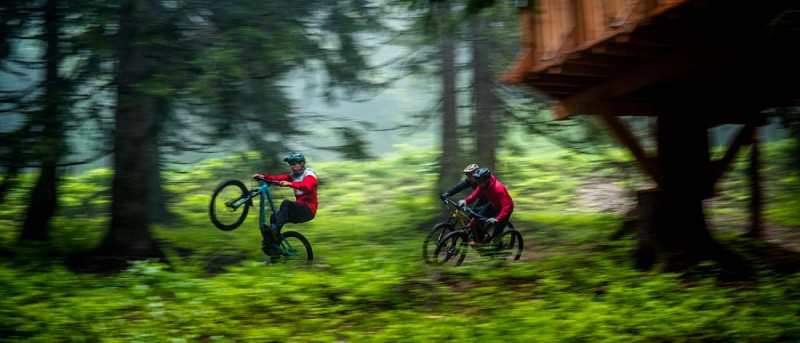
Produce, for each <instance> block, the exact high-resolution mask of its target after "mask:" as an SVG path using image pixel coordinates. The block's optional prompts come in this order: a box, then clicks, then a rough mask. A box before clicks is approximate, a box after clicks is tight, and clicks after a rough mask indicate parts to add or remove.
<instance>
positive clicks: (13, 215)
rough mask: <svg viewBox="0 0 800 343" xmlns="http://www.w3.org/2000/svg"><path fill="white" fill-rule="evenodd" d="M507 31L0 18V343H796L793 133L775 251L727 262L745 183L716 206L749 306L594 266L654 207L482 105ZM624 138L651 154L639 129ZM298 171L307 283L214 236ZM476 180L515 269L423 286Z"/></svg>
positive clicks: (292, 16)
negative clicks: (746, 269) (429, 245)
mask: <svg viewBox="0 0 800 343" xmlns="http://www.w3.org/2000/svg"><path fill="white" fill-rule="evenodd" d="M516 5H517V4H516V1H489V0H483V1H481V0H472V1H416V0H385V1H360V0H336V1H330V0H326V1H316V0H310V1H263V0H259V1H249V0H238V1H204V0H185V1H147V0H142V1H139V0H131V1H105V0H93V1H85V0H72V1H58V0H42V1H39V0H36V1H18V0H7V1H4V2H3V3H2V4H0V16H1V17H0V168H1V169H0V172H2V175H0V203H2V204H3V206H2V207H3V208H2V210H0V251H2V255H3V265H2V268H0V271H2V274H0V285H2V286H3V287H2V288H3V289H4V291H3V293H2V294H3V297H2V300H0V305H2V306H0V313H2V315H1V317H2V319H3V321H2V322H3V323H4V324H0V334H2V335H0V336H4V337H13V338H17V339H19V340H21V341H24V340H28V339H34V340H37V339H38V340H39V341H98V340H100V338H109V337H114V338H115V340H112V341H167V340H173V341H212V340H219V341H241V340H245V341H247V340H254V341H275V340H290V341H291V340H293V339H294V340H297V341H334V340H338V341H350V340H352V341H360V340H369V339H367V337H373V338H372V339H374V340H376V341H387V340H390V341H398V340H402V339H405V338H408V337H417V338H422V339H423V340H425V339H430V340H434V339H444V338H460V339H466V340H475V341H478V340H486V339H500V338H507V337H510V336H509V335H513V336H511V337H518V338H519V341H565V340H573V341H603V340H606V341H620V340H622V341H672V340H706V341H708V340H721V341H754V340H755V341H775V342H778V341H793V340H797V339H800V327H798V326H797V324H796V323H797V322H799V321H798V319H800V309H798V308H797V305H796V301H794V300H795V299H797V296H798V294H797V289H800V288H798V287H797V285H798V284H799V282H800V281H798V280H800V278H798V276H797V267H798V266H799V265H800V262H797V260H796V259H793V258H795V257H796V256H795V254H797V253H798V252H800V250H798V246H800V244H798V243H797V242H798V239H799V237H800V231H798V230H800V215H798V214H797V213H800V212H798V210H800V203H799V202H798V197H797V194H798V190H800V181H798V179H799V175H798V171H800V143H798V137H800V116H798V110H797V108H782V109H772V110H770V112H769V113H768V114H767V115H768V117H769V121H770V125H768V126H765V127H764V128H763V129H762V130H761V133H762V135H763V140H764V142H765V146H766V150H765V151H766V152H765V153H764V154H763V155H762V158H764V159H765V162H764V168H765V184H766V186H765V188H766V191H765V197H767V200H766V203H767V206H766V210H765V212H766V213H765V217H766V220H767V223H768V226H769V227H768V229H769V230H767V233H768V236H767V237H766V239H765V240H764V241H753V240H747V239H744V238H742V237H740V236H739V234H740V233H742V230H744V229H746V227H747V221H748V220H749V219H748V218H747V216H746V206H747V205H746V204H747V198H748V197H749V194H747V192H748V188H747V186H746V182H747V181H746V180H745V177H744V174H746V172H745V171H744V170H745V169H746V166H744V162H746V161H741V163H740V164H738V165H737V167H736V169H734V170H733V171H731V172H730V176H729V180H727V181H726V182H725V183H724V186H723V189H720V190H719V191H720V195H719V196H717V197H715V198H714V199H712V200H710V201H709V203H708V207H709V209H710V212H709V215H710V218H709V219H710V221H711V222H712V226H713V227H714V229H715V230H716V231H715V234H719V235H721V236H722V237H723V238H724V240H725V242H726V243H727V244H731V245H733V246H734V250H736V251H737V252H740V253H742V254H743V255H744V256H745V257H746V260H747V261H749V262H752V263H753V268H754V269H755V270H756V275H757V279H758V280H759V281H758V282H753V283H743V284H740V283H737V284H734V286H733V288H717V287H718V286H719V285H718V284H717V283H716V281H715V280H717V279H716V277H717V276H719V275H724V274H725V273H724V271H723V270H721V269H720V268H719V266H715V265H710V264H701V265H699V266H696V267H695V268H693V269H690V270H689V271H686V272H685V273H683V274H678V275H675V274H666V275H654V274H647V273H637V272H635V271H634V270H633V269H632V268H631V266H630V265H628V264H627V263H628V262H629V259H630V251H629V250H630V249H631V247H632V246H634V245H635V242H634V239H635V238H631V237H627V238H623V239H621V240H618V241H610V240H608V237H609V236H610V235H611V234H612V233H613V232H615V231H616V230H617V228H618V227H619V226H620V225H621V223H622V222H624V220H625V219H626V217H625V213H626V211H628V210H630V207H631V203H632V202H633V201H634V194H635V191H636V190H638V189H641V188H644V187H647V182H646V180H645V178H644V177H643V176H642V175H641V173H640V172H639V171H638V170H637V169H636V165H635V163H634V162H633V161H632V158H631V156H630V155H629V154H628V153H627V152H626V151H624V149H620V148H619V147H618V146H617V145H616V142H615V141H614V140H613V139H612V138H611V137H610V136H609V135H608V134H607V133H606V132H605V130H604V128H603V127H602V126H600V125H598V124H597V123H596V122H595V121H594V120H593V119H592V118H588V117H581V116H579V117H574V118H571V119H569V120H563V121H554V120H553V117H552V113H551V112H550V110H549V109H548V106H547V104H546V103H545V101H544V99H541V98H540V97H538V96H537V94H536V93H534V92H532V91H531V90H529V89H525V88H516V87H511V86H508V85H505V84H502V83H500V82H499V81H498V78H497V76H498V75H499V74H501V73H503V72H505V71H507V70H508V68H509V67H510V65H511V63H513V62H514V60H515V58H516V57H517V54H518V53H519V18H518V16H517V8H516ZM797 13H798V11H797V10H788V11H787V14H786V16H787V17H788V18H789V19H791V18H795V19H794V20H795V21H794V23H795V24H797V23H800V20H797V18H798V15H797ZM785 22H787V21H782V23H785ZM788 22H790V23H792V21H791V20H789V21H788ZM798 27H800V24H797V25H789V26H787V27H784V28H781V27H776V28H775V29H776V30H785V32H796V30H797V28H798ZM793 37H796V36H793ZM795 39H796V38H795ZM793 42H796V40H795V41H793ZM625 120H626V122H627V123H628V124H629V125H630V127H632V128H634V129H635V132H636V135H637V136H638V137H639V138H641V139H642V140H643V141H644V142H645V144H646V143H647V142H648V139H649V137H652V135H653V132H652V129H653V123H652V122H651V121H649V120H648V119H647V118H625ZM733 131H735V128H732V127H727V126H725V127H718V128H715V129H714V130H712V132H711V137H712V138H711V142H712V143H714V144H718V145H724V144H725V143H726V142H727V141H728V140H729V139H730V134H731V132H733ZM290 151H299V152H303V153H305V154H306V156H308V159H309V166H310V167H312V168H314V169H315V170H317V171H318V174H319V175H320V178H321V190H320V196H321V199H320V200H321V203H322V206H321V212H320V218H318V219H315V221H314V222H313V223H310V224H309V225H307V226H297V227H296V229H297V230H299V231H301V232H303V233H304V234H305V235H306V236H308V237H309V239H310V240H311V243H312V245H313V246H314V248H315V252H318V256H320V258H319V261H316V262H315V268H314V269H312V270H311V271H293V270H285V269H281V268H280V267H279V266H270V268H263V265H261V264H259V263H258V261H263V259H264V258H263V256H260V255H259V254H260V251H259V250H258V246H257V243H256V242H258V238H257V237H256V233H257V232H256V230H247V229H246V228H243V229H239V231H237V232H233V233H230V234H229V233H222V232H219V231H216V230H215V229H213V227H212V225H211V224H210V223H209V222H208V218H207V217H208V214H207V211H208V209H207V206H208V200H209V197H210V194H211V191H212V190H213V188H214V186H215V185H216V184H217V183H218V182H221V181H223V180H225V179H229V178H238V179H242V180H246V179H247V177H248V175H251V174H252V173H253V172H256V171H259V172H270V173H278V172H282V171H285V170H288V169H287V168H286V166H285V165H284V164H283V163H282V162H281V161H280V158H282V156H283V155H285V154H286V153H287V152H290ZM715 153H717V154H723V153H724V152H720V151H715ZM742 155H746V154H742ZM473 162H476V163H479V164H481V165H482V166H488V167H490V168H491V169H492V170H493V171H495V173H496V174H497V175H498V177H499V178H500V179H501V180H502V181H503V182H504V183H506V185H508V186H509V188H510V190H511V193H512V195H513V196H514V198H515V201H516V202H517V206H518V208H517V211H516V212H515V219H514V220H515V222H517V223H518V226H519V227H525V228H527V230H526V231H523V235H524V237H525V238H526V254H525V255H523V256H524V258H523V261H522V262H520V263H519V264H516V265H513V266H506V268H499V269H498V268H496V267H497V266H494V265H489V264H487V263H481V261H480V259H477V258H476V259H475V260H471V262H472V263H471V266H470V261H468V263H467V266H465V268H463V269H462V270H460V271H453V270H441V269H437V268H421V266H422V265H421V264H420V263H421V259H420V256H418V255H419V251H418V250H419V246H420V245H421V243H422V241H421V239H422V237H424V234H425V230H426V229H428V228H430V226H431V224H432V223H434V222H435V221H436V220H437V219H438V218H440V216H441V214H442V210H441V206H439V204H437V203H436V199H437V198H438V197H437V196H438V194H439V193H440V192H441V191H442V190H445V189H447V188H449V187H450V186H452V185H453V184H454V183H455V182H457V181H458V180H459V179H460V178H461V173H460V171H461V169H462V168H463V167H464V166H465V165H466V164H468V163H473ZM280 195H281V196H282V197H291V194H290V193H288V192H287V193H285V194H280ZM247 223H251V224H253V223H254V220H253V219H250V220H249V221H248V222H246V223H245V227H247ZM253 225H254V224H253ZM243 231H246V232H243ZM250 231H252V232H250ZM778 243H779V244H778ZM771 244H778V245H779V246H780V247H782V248H784V249H786V250H771V249H768V247H771ZM776 251H781V252H780V253H777V252H776ZM765 256H766V257H768V258H765ZM133 261H142V262H133ZM765 261H766V262H765ZM526 262H534V263H526ZM773 262H774V263H773ZM162 263H163V264H162ZM83 271H94V272H109V271H113V272H117V273H119V274H117V275H116V276H114V277H110V278H105V277H101V276H97V277H95V274H89V276H87V275H84V274H81V273H79V272H83ZM103 275H105V274H103ZM219 275H222V276H219ZM709 280H711V281H709ZM275 288H281V289H282V291H283V293H282V295H279V296H274V297H273V296H272V294H271V293H269V292H270V290H272V289H275ZM90 290H95V291H96V292H92V291H90ZM523 290H524V292H523ZM492 294H499V295H503V298H502V299H500V300H498V298H496V297H493V296H491V295H492ZM666 294H673V295H672V296H671V297H665V295H666ZM450 297H452V301H449V300H450V299H451V298H450ZM601 297H602V298H601ZM443 299H448V300H447V301H443ZM275 300H277V301H275ZM708 303H711V304H713V305H706V304H708ZM793 304H794V305H793ZM459 305H467V306H459ZM301 308H303V309H306V310H302V311H301V310H300V309H301ZM379 309H380V310H379ZM640 310H641V312H640ZM382 311H383V312H382ZM125 313H127V315H126V314H125ZM598 313H605V314H606V315H602V316H601V315H598ZM535 314H541V316H537V315H535ZM473 317H475V318H480V319H483V320H484V321H485V324H476V323H474V322H473V320H472V318H473ZM631 317H634V318H636V319H635V320H629V319H630V318H631ZM304 320H307V322H306V323H305V324H302V325H300V324H298V323H301V322H303V321H304ZM515 322H524V323H526V325H523V326H520V325H517V324H515ZM222 323H229V324H231V325H230V326H227V325H226V324H222ZM264 323H266V324H264ZM663 323H672V324H674V325H671V326H670V325H664V324H663ZM678 323H683V324H680V325H679V324H678ZM765 323H766V324H765ZM298 325H299V326H298ZM431 327H435V328H437V329H438V331H437V332H431V331H430V330H427V329H428V328H431ZM459 327H460V328H464V329H465V330H463V331H462V330H458V329H457V328H459ZM521 327H532V328H536V329H532V330H530V331H520V330H521ZM484 329H485V331H484ZM237 330H238V331H237ZM565 330H566V331H565ZM330 332H335V334H330ZM564 332H568V333H567V334H566V335H565V334H564ZM370 335H376V336H370ZM65 337H68V338H65ZM568 338H569V339H568Z"/></svg>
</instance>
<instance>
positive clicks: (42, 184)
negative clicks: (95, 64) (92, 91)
mask: <svg viewBox="0 0 800 343" xmlns="http://www.w3.org/2000/svg"><path fill="white" fill-rule="evenodd" d="M44 18H45V21H44V27H45V39H46V47H47V48H46V50H45V56H44V57H45V93H44V108H43V110H42V111H41V112H39V113H37V114H36V115H35V116H34V118H35V119H34V120H36V121H37V122H39V123H41V124H42V127H43V131H42V142H41V143H39V144H41V145H42V147H41V149H39V150H40V151H41V152H42V153H41V154H40V161H41V165H42V167H41V168H42V169H41V172H40V173H39V178H38V180H37V181H36V186H34V188H33V192H32V193H31V195H30V197H29V199H30V202H29V204H28V209H27V212H26V216H25V223H24V224H23V227H22V233H21V234H20V239H21V240H34V241H45V240H47V239H48V236H49V232H48V231H49V224H50V219H52V218H53V216H54V215H55V213H56V208H57V207H58V195H57V193H56V189H57V187H58V170H57V169H58V162H59V160H60V159H61V156H62V155H63V151H64V150H65V149H64V144H65V139H64V133H63V126H62V124H61V122H62V119H63V117H64V114H63V113H64V112H66V111H67V110H68V109H67V108H66V107H67V106H66V102H65V101H64V96H65V94H64V93H66V89H65V88H66V87H65V84H64V80H62V79H61V77H60V76H59V75H58V68H59V63H60V61H61V51H60V49H59V25H60V23H59V20H60V14H59V13H58V1H57V0H48V1H47V3H46V4H45V15H44Z"/></svg>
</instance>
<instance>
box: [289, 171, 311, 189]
mask: <svg viewBox="0 0 800 343" xmlns="http://www.w3.org/2000/svg"><path fill="white" fill-rule="evenodd" d="M316 185H317V178H316V177H314V176H312V175H306V176H305V177H304V178H303V181H301V182H289V187H292V188H294V189H298V190H301V191H303V192H310V191H312V190H313V189H314V188H315V186H316Z"/></svg>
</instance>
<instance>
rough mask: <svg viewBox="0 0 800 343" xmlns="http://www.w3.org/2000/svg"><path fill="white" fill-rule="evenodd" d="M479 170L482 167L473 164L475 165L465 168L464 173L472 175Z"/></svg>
mask: <svg viewBox="0 0 800 343" xmlns="http://www.w3.org/2000/svg"><path fill="white" fill-rule="evenodd" d="M478 168H480V167H479V166H478V165H477V164H475V163H473V164H470V165H468V166H466V167H464V171H463V172H462V173H470V174H471V173H473V172H475V170H477V169H478Z"/></svg>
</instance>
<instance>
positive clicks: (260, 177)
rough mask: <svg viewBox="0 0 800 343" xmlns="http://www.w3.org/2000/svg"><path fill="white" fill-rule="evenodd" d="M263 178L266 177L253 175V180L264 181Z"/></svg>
mask: <svg viewBox="0 0 800 343" xmlns="http://www.w3.org/2000/svg"><path fill="white" fill-rule="evenodd" d="M263 178H264V176H263V175H261V174H253V180H260V179H263Z"/></svg>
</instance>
